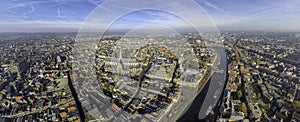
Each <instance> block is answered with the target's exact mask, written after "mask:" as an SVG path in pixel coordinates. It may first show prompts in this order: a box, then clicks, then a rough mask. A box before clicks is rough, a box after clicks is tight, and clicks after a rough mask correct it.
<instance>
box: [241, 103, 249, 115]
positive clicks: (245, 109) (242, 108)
mask: <svg viewBox="0 0 300 122" xmlns="http://www.w3.org/2000/svg"><path fill="white" fill-rule="evenodd" d="M240 110H241V111H242V112H243V113H244V115H245V117H246V116H248V113H247V107H246V104H245V102H242V104H241V106H240Z"/></svg>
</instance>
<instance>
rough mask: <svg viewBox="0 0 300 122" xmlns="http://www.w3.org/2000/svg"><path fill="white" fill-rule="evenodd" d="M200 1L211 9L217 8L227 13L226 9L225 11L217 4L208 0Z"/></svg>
mask: <svg viewBox="0 0 300 122" xmlns="http://www.w3.org/2000/svg"><path fill="white" fill-rule="evenodd" d="M202 2H203V3H204V4H206V5H207V6H209V7H211V8H213V9H216V10H218V11H219V12H222V13H225V14H228V12H227V11H225V10H224V9H222V8H220V7H218V6H216V5H214V4H212V3H210V2H207V1H204V0H203V1H202Z"/></svg>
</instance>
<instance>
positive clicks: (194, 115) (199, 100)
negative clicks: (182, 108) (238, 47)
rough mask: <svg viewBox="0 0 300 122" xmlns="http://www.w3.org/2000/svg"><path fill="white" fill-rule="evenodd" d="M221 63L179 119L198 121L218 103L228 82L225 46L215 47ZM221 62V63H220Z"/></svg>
mask: <svg viewBox="0 0 300 122" xmlns="http://www.w3.org/2000/svg"><path fill="white" fill-rule="evenodd" d="M215 50H216V53H217V56H219V57H218V58H221V59H220V63H217V65H216V70H215V73H214V74H213V75H212V77H211V78H210V80H209V81H208V83H207V84H206V85H205V87H204V88H203V90H202V91H201V92H200V93H199V94H198V95H197V97H196V98H195V99H194V101H193V103H192V104H191V105H190V107H189V108H188V110H187V111H186V112H185V113H184V114H183V116H182V117H181V118H179V119H178V120H177V121H179V122H197V121H200V120H201V119H203V118H205V117H206V116H207V114H208V113H209V112H210V110H211V109H212V108H213V107H214V106H215V105H216V104H217V102H218V100H219V98H220V96H221V93H222V91H223V89H224V85H225V83H226V72H227V58H226V53H225V50H224V48H223V47H215ZM218 64H219V65H218Z"/></svg>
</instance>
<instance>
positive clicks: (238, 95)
mask: <svg viewBox="0 0 300 122" xmlns="http://www.w3.org/2000/svg"><path fill="white" fill-rule="evenodd" d="M242 95H243V93H242V91H240V90H239V91H237V97H238V99H241V97H242Z"/></svg>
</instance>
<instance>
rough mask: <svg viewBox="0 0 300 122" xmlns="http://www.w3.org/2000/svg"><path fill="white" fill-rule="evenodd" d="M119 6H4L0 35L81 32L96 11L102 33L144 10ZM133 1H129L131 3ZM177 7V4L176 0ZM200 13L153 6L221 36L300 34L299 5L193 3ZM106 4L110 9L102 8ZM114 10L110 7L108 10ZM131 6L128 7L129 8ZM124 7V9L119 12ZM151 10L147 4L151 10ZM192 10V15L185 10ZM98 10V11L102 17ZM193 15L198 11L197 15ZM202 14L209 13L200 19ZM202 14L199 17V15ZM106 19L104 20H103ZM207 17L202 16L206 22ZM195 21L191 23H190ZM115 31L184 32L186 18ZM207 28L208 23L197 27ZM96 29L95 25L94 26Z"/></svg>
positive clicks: (225, 0)
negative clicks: (154, 27)
mask: <svg viewBox="0 0 300 122" xmlns="http://www.w3.org/2000/svg"><path fill="white" fill-rule="evenodd" d="M116 1H117V2H118V0H1V3H0V32H77V31H78V30H79V29H80V28H81V27H82V26H83V25H85V23H86V22H87V20H89V21H88V22H89V24H91V22H90V21H91V18H89V19H87V18H88V17H90V16H91V13H93V12H94V13H95V10H96V8H101V9H98V10H97V12H98V13H99V17H96V18H98V19H99V20H94V21H93V23H94V24H95V25H97V26H96V27H98V28H101V27H102V26H103V24H108V23H109V21H111V20H108V19H107V20H106V18H110V17H112V16H114V14H119V13H118V11H119V10H120V9H122V8H121V7H123V9H124V8H126V7H127V6H131V7H132V6H136V7H138V6H140V5H141V4H143V1H142V0H136V2H129V3H128V4H127V3H124V1H128V0H119V1H123V3H122V2H120V3H119V6H114V5H112V4H110V3H113V4H115V3H117V2H116ZM130 1H131V0H130ZM173 1H174V0H173ZM179 1H180V0H179ZM194 2H195V3H196V4H197V5H198V6H200V7H201V8H202V9H203V10H200V12H199V11H197V9H199V8H193V7H194V6H192V7H191V8H188V7H185V8H184V7H180V6H184V4H181V5H176V6H175V5H173V4H172V5H171V3H170V5H168V3H167V2H164V3H161V2H154V3H153V4H151V6H158V7H161V6H169V7H176V8H178V10H179V9H182V11H181V14H185V15H189V16H190V17H192V16H193V17H194V18H195V21H196V20H199V19H201V18H200V17H203V16H204V15H203V14H207V15H208V17H209V19H210V20H211V21H212V23H213V24H215V27H216V28H217V29H219V30H221V31H239V30H245V31H255V30H258V31H261V30H262V31H300V22H299V21H300V7H299V6H300V0H194ZM105 3H107V5H103V4H105ZM109 4H110V5H109ZM126 4H127V5H126ZM121 5H123V6H121ZM147 5H148V4H147ZM187 8H188V9H187ZM99 10H100V11H99ZM194 10H195V11H194ZM201 11H204V12H205V13H201ZM197 12H198V13H197ZM101 13H102V14H101ZM202 15H203V16H202ZM191 21H193V20H191ZM115 23H116V24H114V25H113V26H115V28H116V29H126V28H132V27H137V26H143V25H145V24H157V23H159V24H162V25H166V26H176V27H178V28H179V27H184V26H185V25H188V24H186V23H185V22H182V18H180V17H178V16H176V15H174V14H172V13H167V12H164V11H160V10H139V11H135V12H132V13H129V14H128V15H126V16H124V17H122V18H120V19H118V20H116V21H115ZM199 23H204V24H206V23H205V22H204V21H203V22H202V21H201V22H199ZM92 26H93V25H92Z"/></svg>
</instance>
